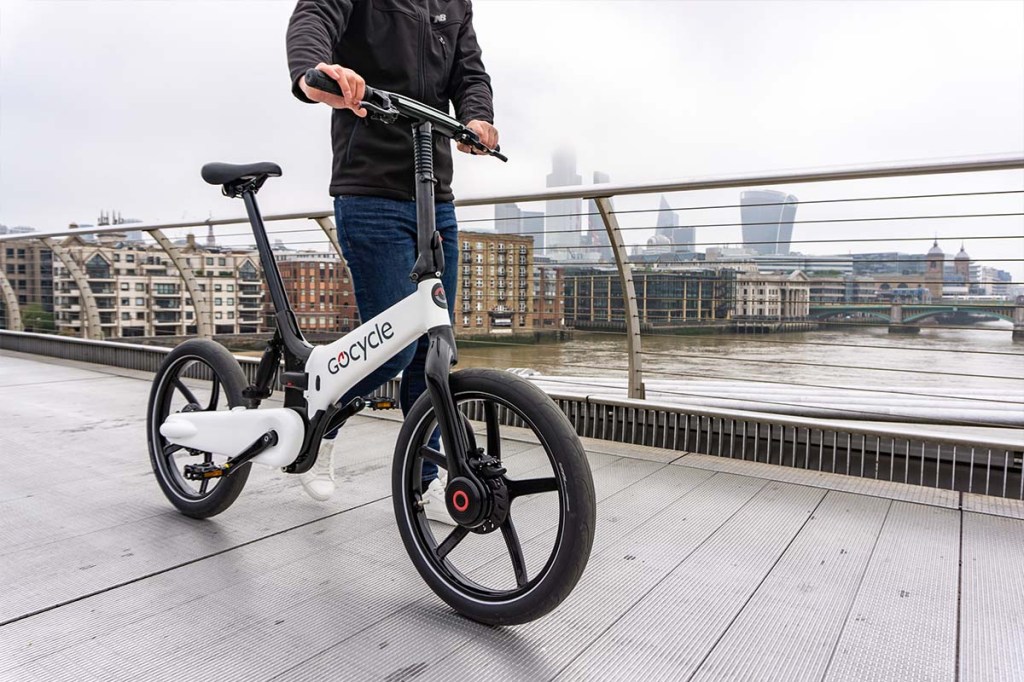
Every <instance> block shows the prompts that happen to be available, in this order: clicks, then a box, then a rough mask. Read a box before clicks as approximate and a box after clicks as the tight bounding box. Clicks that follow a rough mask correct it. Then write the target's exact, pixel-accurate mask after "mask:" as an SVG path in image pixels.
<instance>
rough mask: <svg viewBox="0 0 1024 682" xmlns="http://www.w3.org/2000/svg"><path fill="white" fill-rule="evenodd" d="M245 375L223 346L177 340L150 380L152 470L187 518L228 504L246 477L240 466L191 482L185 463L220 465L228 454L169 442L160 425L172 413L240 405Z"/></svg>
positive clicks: (202, 515) (148, 423)
mask: <svg viewBox="0 0 1024 682" xmlns="http://www.w3.org/2000/svg"><path fill="white" fill-rule="evenodd" d="M245 386H246V380H245V375H244V374H243V373H242V368H241V367H239V365H238V361H237V360H235V358H234V357H233V356H232V355H231V353H229V352H228V350H227V349H226V348H224V346H222V345H220V344H219V343H216V342H214V341H210V340H208V339H191V340H189V341H186V342H185V343H182V344H181V345H179V346H178V347H176V348H175V349H174V350H172V351H171V352H170V353H168V354H167V357H166V358H165V359H164V361H163V363H162V364H161V365H160V369H159V370H157V373H156V377H154V379H153V388H152V390H151V391H150V394H149V407H148V410H147V412H146V415H147V416H146V433H147V436H148V438H147V440H148V441H149V458H150V462H151V463H152V465H153V473H154V474H156V480H157V482H158V483H159V484H160V489H161V490H163V493H164V495H166V496H167V499H168V500H170V501H171V504H173V505H174V506H175V507H177V508H178V510H179V511H181V512H182V513H183V514H185V515H186V516H191V517H193V518H197V519H202V518H207V517H210V516H213V515H215V514H219V513H220V512H222V511H224V510H225V509H227V508H228V507H229V506H231V503H232V502H234V501H235V499H236V498H237V497H238V495H239V493H241V492H242V488H243V487H244V486H245V481H246V479H247V478H248V477H249V467H250V466H251V465H250V464H248V463H247V464H243V465H242V466H241V467H239V468H238V470H237V471H235V472H234V473H232V474H231V476H230V477H226V478H210V479H205V480H203V481H191V480H188V479H186V478H185V476H184V467H185V465H187V464H199V463H201V462H207V463H214V464H218V465H219V464H223V463H224V462H225V461H227V457H223V456H217V455H213V454H211V453H209V452H197V451H192V450H188V449H186V448H183V447H181V446H178V445H174V444H172V443H169V442H168V441H167V439H166V438H164V437H163V436H162V435H161V434H160V425H161V424H163V423H164V421H165V420H166V419H167V417H168V416H169V415H171V414H174V413H176V412H196V411H215V410H229V409H231V408H232V407H236V406H239V405H245V399H244V398H243V397H242V390H243V389H244V388H245Z"/></svg>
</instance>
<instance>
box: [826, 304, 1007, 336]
mask: <svg viewBox="0 0 1024 682" xmlns="http://www.w3.org/2000/svg"><path fill="white" fill-rule="evenodd" d="M950 313H973V314H976V315H985V316H986V317H992V318H996V319H1000V320H1006V321H1007V322H1011V323H1013V337H1014V339H1017V338H1024V305H1018V304H1016V303H1012V302H1005V303H1004V302H991V303H982V302H968V301H950V302H940V303H859V304H858V303H840V304H817V305H811V307H810V314H809V317H810V318H811V319H813V320H822V321H824V320H828V319H830V318H834V317H840V316H849V315H860V316H864V317H872V318H875V319H878V320H881V321H883V322H888V323H889V325H890V331H897V330H898V329H899V328H902V329H905V330H912V331H916V330H917V329H918V328H917V326H916V324H917V323H919V322H921V321H923V320H926V319H928V318H930V317H937V316H939V315H948V314H950Z"/></svg>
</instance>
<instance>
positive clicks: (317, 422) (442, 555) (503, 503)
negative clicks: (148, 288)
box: [147, 70, 595, 625]
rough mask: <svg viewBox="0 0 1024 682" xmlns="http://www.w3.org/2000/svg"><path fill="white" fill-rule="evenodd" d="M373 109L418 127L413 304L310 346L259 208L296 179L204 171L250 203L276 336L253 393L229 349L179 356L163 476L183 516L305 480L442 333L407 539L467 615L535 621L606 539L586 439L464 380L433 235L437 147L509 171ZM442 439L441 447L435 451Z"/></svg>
mask: <svg viewBox="0 0 1024 682" xmlns="http://www.w3.org/2000/svg"><path fill="white" fill-rule="evenodd" d="M307 82H308V83H309V84H310V85H312V86H313V87H318V88H320V89H323V90H327V91H330V92H334V93H335V94H338V93H339V91H338V88H337V84H336V83H335V82H334V81H333V80H332V79H330V78H327V77H325V76H323V75H322V74H321V73H320V72H319V71H315V70H312V71H311V72H310V73H309V74H308V75H307ZM362 105H363V107H364V108H365V109H367V111H368V112H369V113H370V116H372V117H373V118H374V119H375V120H376V121H378V122H381V123H384V124H391V123H394V122H395V121H396V120H397V119H399V118H402V119H407V120H409V121H411V123H412V126H413V152H414V156H415V172H416V205H417V221H418V236H417V259H416V263H415V266H414V268H413V271H412V273H411V274H410V277H411V279H412V281H413V282H415V284H416V290H415V292H414V293H412V294H410V295H409V296H408V297H406V298H404V299H403V300H401V301H399V302H398V303H396V304H395V305H394V306H392V307H391V308H389V309H388V310H386V311H384V312H383V313H381V314H380V315H378V316H376V317H374V318H373V319H371V320H367V321H365V322H364V323H363V324H362V325H361V326H359V327H358V328H356V329H355V330H353V331H351V332H349V333H348V334H346V335H344V336H343V337H341V338H340V339H338V340H337V341H335V342H334V343H331V344H328V345H326V346H318V347H313V346H311V345H310V344H309V343H308V342H307V341H306V340H305V339H304V338H303V335H302V332H301V331H300V329H299V326H298V322H297V320H296V318H295V314H294V313H293V312H292V310H291V307H290V305H289V303H288V300H287V297H286V295H285V291H284V287H283V285H282V282H281V275H280V272H279V271H278V268H277V265H276V262H275V260H274V257H273V254H272V253H271V250H270V244H269V241H268V239H267V234H266V231H265V228H264V226H263V221H262V218H261V216H260V212H259V209H258V207H257V205H256V192H257V191H258V190H259V188H260V187H261V186H262V185H263V183H264V182H265V181H266V179H267V178H268V177H271V176H278V175H280V174H281V169H280V168H279V167H278V166H277V165H276V164H273V163H256V164H248V165H229V164H222V163H213V164H207V165H206V166H204V167H203V172H202V175H203V178H204V179H205V180H206V181H207V182H209V183H210V184H214V185H222V187H223V192H224V194H225V195H227V196H229V197H241V198H242V200H243V201H244V202H245V206H246V210H247V212H248V215H249V220H250V222H251V224H252V229H253V234H254V235H255V238H256V244H257V249H258V251H259V254H260V259H261V261H262V264H263V270H264V273H265V276H266V279H267V288H268V289H269V291H270V297H271V300H272V301H273V305H274V309H275V315H274V318H275V321H276V330H275V333H274V336H273V338H272V340H271V341H270V342H269V343H268V344H267V347H266V349H265V351H264V353H263V357H262V359H261V361H260V364H259V367H258V369H257V372H256V380H255V382H254V383H253V384H251V385H248V382H247V381H246V379H245V376H244V374H243V372H242V369H241V367H240V366H239V364H238V361H237V360H236V359H235V358H234V357H233V356H232V355H231V354H230V353H229V352H228V351H227V350H226V349H225V348H224V347H223V346H221V345H220V344H218V343H216V342H214V341H211V340H208V339H193V340H189V341H186V342H185V343H183V344H181V345H179V346H178V347H176V348H175V349H174V350H172V351H171V352H170V353H169V354H168V356H167V358H166V359H165V360H164V362H163V364H162V365H161V367H160V369H159V371H158V372H157V375H156V377H155V379H154V381H153V388H152V391H151V394H150V399H149V407H148V415H147V434H148V441H149V453H150V459H151V460H152V465H153V471H154V473H155V474H156V478H157V481H158V482H159V484H160V487H161V489H162V490H163V492H164V494H165V495H166V496H167V498H168V499H169V500H170V501H171V503H172V504H174V506H175V507H177V508H178V509H179V510H180V511H181V512H182V513H184V514H186V515H188V516H191V517H195V518H206V517H210V516H213V515H214V514H218V513H220V512H222V511H224V510H225V509H227V508H228V507H229V506H230V505H231V504H232V503H233V502H234V501H235V499H236V498H237V497H238V495H239V493H240V492H241V491H242V488H243V486H244V485H245V481H246V479H247V477H248V475H249V468H250V464H252V463H253V462H255V463H258V464H264V465H268V466H271V467H279V468H282V469H283V470H284V471H285V472H288V473H293V474H299V473H303V472H306V471H309V469H310V468H311V467H312V466H313V464H314V462H315V460H316V456H317V451H318V448H319V445H320V441H321V439H322V437H323V436H324V434H325V433H328V432H330V431H331V430H333V429H336V428H338V427H340V426H341V425H343V424H344V423H345V422H346V421H347V420H348V419H349V418H350V417H352V416H353V415H354V414H356V413H358V412H359V411H361V410H362V409H364V408H365V407H366V406H367V404H370V405H374V406H380V405H381V404H383V403H385V402H388V400H387V399H384V398H368V399H364V398H356V399H354V400H351V401H350V402H348V403H347V404H340V402H339V401H340V400H341V398H342V396H344V395H345V393H346V392H347V391H348V390H349V389H351V388H352V387H353V386H355V385H356V383H357V382H359V381H360V380H361V379H363V378H364V377H366V376H367V375H369V374H370V373H371V372H372V371H373V370H375V369H376V368H378V367H380V366H381V365H382V364H384V362H386V361H387V360H388V359H390V358H391V357H392V356H393V355H395V354H396V353H398V352H399V351H401V350H402V349H404V348H405V347H407V346H408V345H409V344H411V343H413V342H414V341H416V340H417V339H418V338H420V337H421V336H423V335H424V334H426V335H427V337H428V338H429V342H430V346H429V353H428V357H427V362H426V370H425V375H426V383H427V391H426V392H425V393H424V394H423V395H422V396H421V397H420V398H419V400H417V401H416V403H415V404H414V405H413V407H412V408H411V409H410V410H409V413H408V414H407V415H406V418H405V421H404V423H403V425H402V428H401V431H400V433H399V436H398V441H397V444H396V447H395V453H394V462H393V469H392V498H393V502H394V510H395V518H396V520H397V521H398V527H399V531H400V534H401V537H402V541H403V543H404V545H405V548H406V550H407V552H408V554H409V556H410V557H411V559H412V561H413V563H414V564H415V566H416V568H417V570H418V571H419V573H420V574H421V576H422V577H423V579H424V580H425V581H426V582H427V584H428V585H429V586H430V587H431V589H433V590H434V592H436V593H437V594H438V596H440V597H441V598H442V599H443V600H444V601H445V602H447V603H448V604H449V605H451V606H452V607H453V608H454V609H455V610H457V611H458V612H460V613H462V614H463V615H465V616H467V617H469V618H472V619H474V620H477V621H481V622H484V623H489V624H498V625H501V624H513V623H523V622H527V621H530V620H533V619H535V618H538V617H540V616H542V615H544V614H545V613H547V612H549V611H550V610H551V609H553V608H555V607H556V606H557V605H558V604H559V603H561V601H562V600H563V599H565V597H566V596H568V594H569V592H570V591H571V590H572V589H573V587H574V586H575V585H576V583H577V581H578V580H579V577H580V575H581V574H582V572H583V569H584V567H585V566H586V563H587V559H588V558H589V555H590V549H591V546H592V544H593V537H594V535H593V534H594V522H595V501H594V484H593V479H592V477H591V473H590V467H589V465H588V463H587V459H586V455H585V453H584V451H583V448H582V447H581V445H580V442H579V439H578V438H577V436H576V433H575V431H574V429H573V427H572V425H571V424H570V423H569V421H568V419H566V417H565V415H564V414H563V413H562V412H561V411H560V410H559V409H558V407H557V406H556V405H555V404H554V402H553V401H552V400H551V399H550V397H548V396H547V395H546V394H545V393H544V392H542V391H541V390H539V389H538V388H536V387H535V386H534V385H533V384H531V383H529V382H527V381H525V380H524V379H521V378H519V377H517V376H515V375H513V374H510V373H508V372H503V371H498V370H487V369H470V370H462V371H458V372H450V368H451V366H452V365H454V364H455V362H456V348H455V339H454V335H453V333H452V327H451V321H450V319H449V314H448V305H447V298H446V292H445V291H444V287H443V286H442V284H441V274H442V273H443V271H444V256H443V253H442V251H441V243H440V238H439V235H438V233H437V232H436V229H435V218H434V166H433V136H434V135H440V136H443V137H445V138H448V139H454V140H456V141H458V142H462V143H464V144H468V145H471V146H472V147H474V148H475V149H476V150H478V151H479V152H481V153H486V154H490V155H492V156H497V157H499V158H502V159H503V160H504V157H502V156H501V154H500V153H499V152H498V151H497V150H492V149H488V148H487V147H486V146H484V145H483V144H482V143H481V142H480V140H479V138H478V137H477V136H476V135H475V134H474V133H473V131H471V130H469V129H468V128H466V127H465V126H463V125H462V124H461V123H459V121H457V120H456V119H454V118H452V117H450V116H448V115H447V114H445V113H442V112H440V111H438V110H436V109H433V108H430V107H428V106H426V105H424V104H422V103H420V102H416V101H415V100H412V99H409V98H407V97H404V96H401V95H397V94H394V93H388V92H384V91H380V90H373V89H370V88H367V94H366V96H365V101H364V102H363V103H362ZM282 359H283V360H284V368H283V371H280V374H279V371H278V370H279V367H280V364H281V360H282ZM275 379H279V380H280V384H281V385H282V386H283V389H284V406H283V407H280V408H263V409H256V408H258V407H259V405H260V402H261V401H262V400H264V399H266V398H268V397H269V396H270V395H271V393H272V390H273V389H272V384H273V383H274V382H275ZM435 429H439V430H440V435H441V443H442V444H443V448H442V449H436V448H434V447H431V445H430V443H431V437H432V435H433V434H434V432H435ZM339 442H340V441H339ZM435 442H436V441H435ZM338 447H339V448H340V450H341V451H343V450H344V448H343V446H338ZM503 449H504V450H509V452H508V454H505V453H504V452H503ZM425 462H432V463H434V464H435V465H437V467H439V469H442V470H444V472H446V474H447V487H446V489H445V503H446V506H447V508H448V511H449V513H450V514H451V516H452V518H453V519H454V520H455V521H456V522H457V523H458V525H457V526H456V527H455V528H454V530H450V527H445V528H444V530H439V529H440V528H441V526H440V525H438V524H432V523H431V522H430V521H428V519H427V518H426V514H425V512H424V500H423V496H424V493H425V484H424V482H423V476H422V470H423V464H424V463H425ZM517 462H521V464H518V466H517V467H516V468H517V473H518V474H519V475H513V474H512V473H511V471H510V469H511V468H513V466H512V464H510V463H513V464H514V463H517ZM513 511H514V512H515V513H516V515H517V518H523V519H526V520H527V521H529V528H530V534H529V536H524V537H523V539H522V540H521V539H520V533H519V532H517V530H516V526H515V525H514V524H513V521H512V512H513ZM520 514H522V515H523V516H522V517H520ZM435 530H436V532H437V534H436V535H435ZM495 531H499V532H500V540H499V541H498V543H497V547H499V548H500V551H498V552H495V547H494V546H490V547H489V548H488V547H487V546H485V544H483V543H485V541H487V539H488V537H487V536H490V537H499V536H498V535H497V534H495V535H491V534H492V533H495ZM467 537H468V538H469V540H468V541H465V542H464V540H466V539H467ZM510 560H511V561H510ZM509 563H511V570H510V569H509Z"/></svg>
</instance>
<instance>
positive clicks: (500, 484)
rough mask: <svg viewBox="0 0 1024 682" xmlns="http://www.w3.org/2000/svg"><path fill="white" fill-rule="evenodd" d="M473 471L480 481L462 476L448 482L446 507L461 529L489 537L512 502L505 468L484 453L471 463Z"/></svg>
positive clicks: (499, 524) (505, 514)
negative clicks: (507, 486) (488, 534)
mask: <svg viewBox="0 0 1024 682" xmlns="http://www.w3.org/2000/svg"><path fill="white" fill-rule="evenodd" d="M470 467H471V468H472V469H473V473H474V474H476V476H477V480H476V481H474V480H472V479H470V478H468V477H465V476H459V477H457V478H453V479H452V480H451V481H449V482H448V487H447V488H445V495H444V501H445V506H446V507H447V508H448V513H449V514H450V515H451V517H452V519H454V520H455V522H456V523H458V524H459V525H460V526H465V527H466V528H469V529H470V530H472V531H473V532H475V533H490V532H492V531H494V530H495V529H497V528H498V527H499V526H501V524H502V523H504V522H505V519H506V518H507V517H508V510H509V505H510V500H509V497H508V489H507V488H506V487H505V480H504V474H505V468H504V467H502V466H501V462H499V461H498V460H496V459H494V458H493V457H488V456H487V455H484V454H482V453H478V454H477V456H476V457H474V458H472V459H470ZM481 484H482V485H481Z"/></svg>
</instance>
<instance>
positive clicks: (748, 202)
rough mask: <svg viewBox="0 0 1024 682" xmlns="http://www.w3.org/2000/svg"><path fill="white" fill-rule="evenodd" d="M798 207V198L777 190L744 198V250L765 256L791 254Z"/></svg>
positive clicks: (750, 193)
mask: <svg viewBox="0 0 1024 682" xmlns="http://www.w3.org/2000/svg"><path fill="white" fill-rule="evenodd" d="M796 204H797V198H796V197H795V196H793V195H792V194H786V193H785V192H777V191H775V190H751V191H747V192H743V193H742V194H740V215H741V217H742V220H743V246H744V247H746V248H748V249H750V250H751V251H754V252H755V253H757V254H758V255H761V256H769V255H786V254H788V253H789V243H790V241H791V240H792V238H793V219H794V218H795V217H796Z"/></svg>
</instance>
